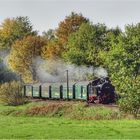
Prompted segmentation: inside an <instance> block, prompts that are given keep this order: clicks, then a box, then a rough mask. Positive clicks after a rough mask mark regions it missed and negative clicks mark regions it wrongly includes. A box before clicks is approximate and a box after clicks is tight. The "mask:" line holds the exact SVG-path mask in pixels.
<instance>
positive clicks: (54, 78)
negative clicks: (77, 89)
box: [34, 57, 108, 83]
mask: <svg viewBox="0 0 140 140" xmlns="http://www.w3.org/2000/svg"><path fill="white" fill-rule="evenodd" d="M34 63H35V66H36V74H37V79H38V80H39V82H41V83H44V82H45V83H50V82H66V70H68V75H69V80H70V81H72V82H74V81H86V80H92V78H93V75H94V76H96V77H106V76H107V75H108V74H107V71H106V70H105V69H104V68H101V67H99V68H93V67H92V66H91V67H86V66H77V65H73V64H66V63H65V62H64V61H62V60H60V59H58V60H43V59H41V58H40V57H36V58H35V59H34Z"/></svg>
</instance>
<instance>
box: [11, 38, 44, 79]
mask: <svg viewBox="0 0 140 140" xmlns="http://www.w3.org/2000/svg"><path fill="white" fill-rule="evenodd" d="M45 43H46V42H45V41H44V40H43V39H42V38H41V37H39V36H37V37H36V36H28V37H24V38H23V39H22V40H17V41H16V42H15V43H14V44H13V45H12V50H11V54H10V56H9V64H10V67H11V69H12V70H13V71H14V72H16V73H18V74H20V75H21V76H22V79H23V80H24V81H25V82H32V81H36V80H37V73H36V62H37V61H36V57H37V56H41V49H42V47H43V46H44V45H45ZM19 48H20V49H19Z"/></svg>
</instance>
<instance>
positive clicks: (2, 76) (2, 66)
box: [0, 49, 19, 82]
mask: <svg viewBox="0 0 140 140" xmlns="http://www.w3.org/2000/svg"><path fill="white" fill-rule="evenodd" d="M8 58H9V50H7V49H0V82H8V81H11V80H18V79H19V77H18V76H17V75H16V73H13V72H11V70H10V69H9V66H8Z"/></svg>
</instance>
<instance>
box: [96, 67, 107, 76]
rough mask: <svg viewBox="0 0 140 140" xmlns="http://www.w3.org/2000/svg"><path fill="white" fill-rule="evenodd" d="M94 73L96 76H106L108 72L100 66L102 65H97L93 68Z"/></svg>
mask: <svg viewBox="0 0 140 140" xmlns="http://www.w3.org/2000/svg"><path fill="white" fill-rule="evenodd" d="M94 75H95V76H96V77H99V78H101V77H107V76H108V73H107V71H106V69H104V68H102V67H98V68H95V69H94Z"/></svg>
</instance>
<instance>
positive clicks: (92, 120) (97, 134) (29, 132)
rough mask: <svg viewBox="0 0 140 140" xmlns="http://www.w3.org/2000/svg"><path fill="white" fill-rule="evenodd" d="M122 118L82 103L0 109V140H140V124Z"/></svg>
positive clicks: (104, 108)
mask: <svg viewBox="0 0 140 140" xmlns="http://www.w3.org/2000/svg"><path fill="white" fill-rule="evenodd" d="M121 115H122V114H121V113H120V112H119V110H116V109H109V108H106V107H97V106H95V107H87V106H85V103H80V102H32V103H28V104H25V105H21V106H16V107H14V106H4V105H0V139H16V138H17V139H139V138H140V133H139V132H140V120H126V119H124V118H125V117H122V116H121ZM113 119H114V120H113Z"/></svg>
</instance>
